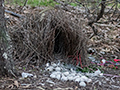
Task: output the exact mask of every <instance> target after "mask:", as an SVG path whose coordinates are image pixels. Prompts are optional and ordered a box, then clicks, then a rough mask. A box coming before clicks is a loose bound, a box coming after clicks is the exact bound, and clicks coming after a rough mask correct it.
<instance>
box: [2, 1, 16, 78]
mask: <svg viewBox="0 0 120 90" xmlns="http://www.w3.org/2000/svg"><path fill="white" fill-rule="evenodd" d="M3 4H4V0H0V74H1V75H7V76H10V75H13V76H16V75H15V69H14V64H13V59H12V54H11V53H10V52H11V45H9V44H10V43H9V40H10V38H9V37H8V34H7V32H6V22H5V16H4V5H3Z"/></svg>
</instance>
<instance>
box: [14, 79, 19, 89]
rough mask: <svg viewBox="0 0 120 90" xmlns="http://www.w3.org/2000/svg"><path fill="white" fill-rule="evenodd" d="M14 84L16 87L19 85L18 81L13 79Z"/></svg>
mask: <svg viewBox="0 0 120 90" xmlns="http://www.w3.org/2000/svg"><path fill="white" fill-rule="evenodd" d="M14 85H15V86H16V87H17V88H18V87H19V83H18V81H16V80H15V81H14Z"/></svg>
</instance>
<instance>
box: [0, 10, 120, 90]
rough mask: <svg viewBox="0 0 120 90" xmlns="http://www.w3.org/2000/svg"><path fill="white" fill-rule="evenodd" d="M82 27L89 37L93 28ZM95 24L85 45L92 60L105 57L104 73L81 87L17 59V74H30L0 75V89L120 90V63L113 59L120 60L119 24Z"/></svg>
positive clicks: (42, 68)
mask: <svg viewBox="0 0 120 90" xmlns="http://www.w3.org/2000/svg"><path fill="white" fill-rule="evenodd" d="M34 9H35V8H34ZM13 11H14V10H13ZM29 11H30V10H26V11H25V12H29ZM8 16H9V15H8ZM83 26H84V31H85V33H86V35H87V36H88V37H89V36H90V35H91V34H92V33H93V31H92V30H91V28H90V27H89V26H86V24H84V25H83ZM119 26H120V25H119ZM96 27H97V29H98V35H96V36H94V37H92V38H91V39H89V40H88V48H89V49H91V50H92V52H93V53H92V59H95V61H98V62H101V60H102V59H105V60H106V61H108V62H110V63H108V64H106V65H105V66H102V68H101V72H103V76H97V77H94V78H92V82H89V83H87V84H86V86H85V87H81V86H80V85H79V83H77V82H73V81H66V82H63V81H61V80H57V79H53V78H51V77H50V73H49V72H47V71H46V70H45V68H44V67H41V68H39V67H37V66H34V65H28V66H27V67H26V65H24V64H23V63H24V62H23V61H17V60H16V61H15V67H16V68H17V71H18V72H19V73H23V72H25V73H31V74H33V76H32V77H27V78H22V75H20V76H19V77H17V78H14V77H11V78H10V77H6V76H5V77H1V78H0V90H10V89H11V90H120V65H119V64H120V62H118V63H116V62H115V61H114V59H120V27H116V26H114V25H113V24H101V25H96ZM88 55H91V54H88ZM88 58H89V56H88ZM111 62H112V63H111ZM113 63H114V64H113Z"/></svg>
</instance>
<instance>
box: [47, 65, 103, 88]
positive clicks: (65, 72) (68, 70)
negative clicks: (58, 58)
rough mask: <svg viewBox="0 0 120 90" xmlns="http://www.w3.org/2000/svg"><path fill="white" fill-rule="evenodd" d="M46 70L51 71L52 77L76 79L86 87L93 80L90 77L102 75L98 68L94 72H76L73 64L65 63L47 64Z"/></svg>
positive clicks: (68, 79)
mask: <svg viewBox="0 0 120 90" xmlns="http://www.w3.org/2000/svg"><path fill="white" fill-rule="evenodd" d="M46 71H49V72H50V77H51V78H54V79H58V80H61V81H74V82H77V83H79V85H80V86H82V87H85V86H86V84H87V83H89V82H92V79H91V78H90V77H95V76H99V75H102V73H101V71H100V70H99V69H98V70H97V71H95V72H94V73H82V72H76V67H74V66H73V65H63V64H62V63H57V64H56V63H52V64H49V63H47V64H46Z"/></svg>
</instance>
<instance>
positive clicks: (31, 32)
mask: <svg viewBox="0 0 120 90" xmlns="http://www.w3.org/2000/svg"><path fill="white" fill-rule="evenodd" d="M19 22H20V23H19V24H15V25H14V26H11V25H10V24H9V26H10V30H9V34H10V37H11V40H12V43H13V48H14V52H13V54H14V57H15V59H19V60H24V62H26V63H32V64H37V65H41V64H45V63H46V62H48V61H54V56H55V54H59V55H62V56H65V57H69V58H71V59H73V57H71V56H73V55H74V56H76V55H77V54H79V55H80V56H81V57H80V58H81V63H82V65H88V64H89V62H88V61H87V59H86V56H87V54H86V51H87V48H86V44H87V39H86V36H85V34H84V33H83V31H82V22H80V20H79V18H77V16H76V15H74V14H72V13H70V12H66V11H64V10H60V9H59V10H58V9H57V10H56V9H53V10H48V11H45V12H34V13H29V14H26V18H24V19H22V20H21V21H19ZM64 61H65V62H71V60H70V59H64Z"/></svg>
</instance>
